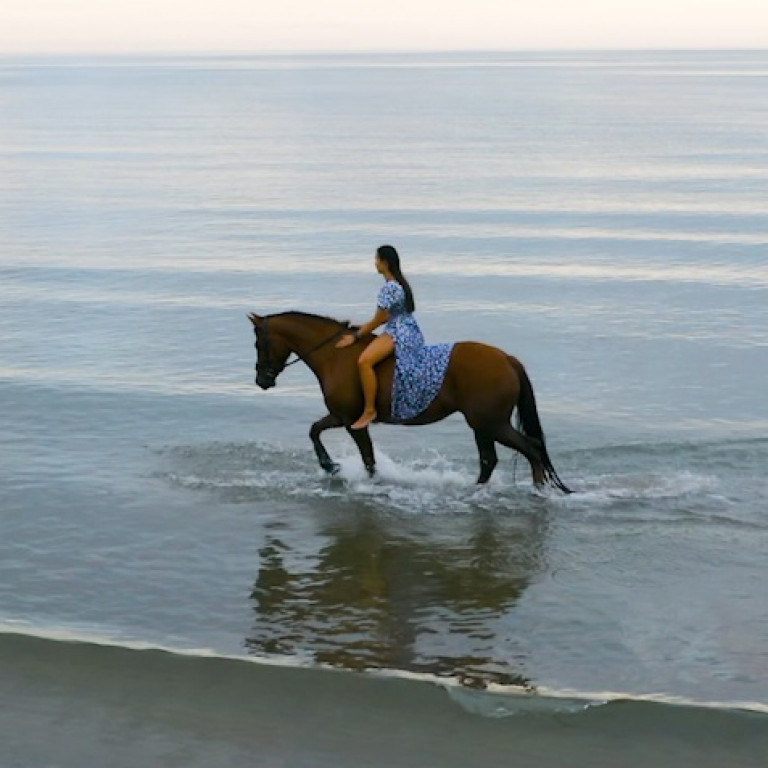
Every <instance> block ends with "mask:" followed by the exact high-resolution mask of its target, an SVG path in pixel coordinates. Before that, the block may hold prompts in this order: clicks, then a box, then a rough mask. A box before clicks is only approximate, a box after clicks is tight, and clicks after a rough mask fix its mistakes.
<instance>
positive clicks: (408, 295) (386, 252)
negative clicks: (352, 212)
mask: <svg viewBox="0 0 768 768" xmlns="http://www.w3.org/2000/svg"><path fill="white" fill-rule="evenodd" d="M376 255H377V256H378V257H379V258H380V259H381V260H382V261H385V262H386V263H387V266H388V267H389V271H390V272H391V273H392V275H393V277H394V278H395V280H397V282H398V283H400V285H402V286H403V290H404V291H405V309H406V311H407V312H413V311H414V310H415V309H416V302H415V301H414V298H413V291H412V290H411V286H410V285H409V284H408V281H407V280H406V279H405V276H404V275H403V272H402V270H401V269H400V256H398V254H397V251H396V250H395V249H394V248H393V247H392V246H391V245H382V246H380V247H379V248H377V249H376Z"/></svg>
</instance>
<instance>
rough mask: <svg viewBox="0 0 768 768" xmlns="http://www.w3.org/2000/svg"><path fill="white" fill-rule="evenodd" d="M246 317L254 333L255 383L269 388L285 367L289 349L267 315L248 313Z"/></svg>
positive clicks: (263, 387) (289, 352) (273, 384)
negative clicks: (251, 324) (260, 315)
mask: <svg viewBox="0 0 768 768" xmlns="http://www.w3.org/2000/svg"><path fill="white" fill-rule="evenodd" d="M248 319H249V320H250V321H251V323H253V332H254V334H255V335H256V343H255V344H254V346H255V347H256V383H257V384H258V385H259V386H260V387H261V388H262V389H271V388H272V387H274V386H275V383H276V379H277V377H278V376H279V375H280V373H282V370H283V368H285V363H286V361H287V360H288V357H289V356H290V354H291V350H290V348H289V347H288V345H287V343H286V342H285V340H284V339H283V338H282V337H281V335H280V333H279V332H276V330H275V329H274V328H273V327H272V323H271V319H270V318H269V317H259V315H254V314H250V315H248Z"/></svg>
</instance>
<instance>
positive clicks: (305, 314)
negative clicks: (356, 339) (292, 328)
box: [269, 310, 349, 326]
mask: <svg viewBox="0 0 768 768" xmlns="http://www.w3.org/2000/svg"><path fill="white" fill-rule="evenodd" d="M269 317H270V318H272V317H298V318H301V319H305V320H321V321H322V322H324V323H333V324H334V325H339V326H349V320H337V319H336V318H335V317H328V316H327V315H313V314H312V313H311V312H298V311H297V310H291V311H289V312H277V313H276V314H274V315H269Z"/></svg>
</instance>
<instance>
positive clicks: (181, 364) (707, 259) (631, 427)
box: [0, 52, 768, 768]
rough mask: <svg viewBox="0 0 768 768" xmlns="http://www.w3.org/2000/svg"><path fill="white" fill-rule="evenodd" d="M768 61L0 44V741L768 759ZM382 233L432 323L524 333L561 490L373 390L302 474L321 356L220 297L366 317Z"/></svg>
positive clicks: (366, 753)
mask: <svg viewBox="0 0 768 768" xmlns="http://www.w3.org/2000/svg"><path fill="white" fill-rule="evenodd" d="M767 85H768V53H766V52H752V53H748V52H745V53H691V52H689V53H644V54H639V53H638V54H547V55H545V54H539V55H522V54H509V55H503V54H494V55H462V56H458V55H450V56H449V55H424V56H370V57H362V56H361V57H310V56H306V57H272V58H269V57H242V58H155V59H143V58H135V59H102V60H79V59H35V60H33V59H18V58H17V59H12V58H5V59H0V434H2V439H0V744H2V745H3V746H0V764H2V765H3V768H5V766H6V765H8V766H31V765H35V766H43V765H45V766H53V765H55V766H66V768H70V766H72V768H75V766H77V768H85V767H87V766H91V765H93V766H100V765H104V764H105V763H106V758H107V757H108V758H109V762H110V764H112V765H113V766H123V765H125V766H132V767H135V766H136V765H152V766H160V765H163V766H164V765H169V766H170V765H185V766H197V765H200V766H203V765H205V766H210V765H227V766H230V765H232V766H234V765H237V766H239V765H269V766H273V765H274V766H283V765H292V766H326V765H333V766H346V765H349V766H355V767H356V768H358V767H359V766H369V765H370V766H379V765H381V766H384V765H387V766H392V765H398V766H406V767H407V766H435V765H441V766H453V765H456V766H459V765H469V764H472V765H496V764H499V765H509V764H510V762H509V760H510V756H515V755H516V756H517V759H518V762H517V763H515V764H516V765H524V766H527V765H531V766H544V768H547V767H548V766H561V765H565V764H566V762H564V760H565V761H570V762H567V764H568V765H578V766H581V765H584V766H587V765H589V766H591V767H594V766H606V768H607V767H608V766H616V765H618V764H621V765H626V766H638V767H639V766H646V765H650V764H654V765H662V766H664V765H670V766H672V765H675V766H681V765H682V766H688V765H691V766H692V765H697V766H708V765H712V766H722V765H725V764H727V765H729V766H764V765H765V764H766V762H768V587H767V586H766V584H768V565H767V563H766V552H768V505H767V502H766V499H767V498H768V474H766V466H768V387H766V381H768V335H767V333H766V329H767V328H768V202H767V201H768V100H766V98H765V94H766V86H767ZM385 242H389V243H392V244H394V245H395V246H397V248H398V249H399V251H400V253H401V256H402V259H403V265H404V268H405V272H406V274H407V275H408V277H409V279H410V280H411V284H412V285H413V288H414V291H415V293H416V298H417V303H418V318H419V321H420V323H421V325H422V328H423V330H424V332H425V335H426V336H427V339H428V341H432V342H438V341H458V340H464V339H473V340H479V341H484V342H487V343H490V344H494V345H498V346H500V347H503V348H504V349H506V350H507V351H508V352H510V353H512V354H515V355H517V356H518V357H519V358H520V359H521V360H523V362H524V363H525V364H526V366H527V369H528V371H529V374H530V376H531V379H532V381H533V384H534V387H535V390H536V395H537V398H538V405H539V412H540V415H541V418H542V421H543V425H544V429H545V431H546V433H547V437H548V441H549V446H550V453H551V455H552V458H553V461H554V463H555V466H556V467H557V469H558V471H559V473H560V475H561V476H562V478H563V479H564V480H565V482H566V483H567V484H568V485H570V486H571V487H572V488H574V490H575V491H576V493H574V494H573V495H572V496H570V497H567V498H566V497H563V496H560V495H558V494H555V493H546V494H539V493H535V492H534V491H533V489H532V488H531V485H530V479H529V474H528V470H527V467H526V466H525V465H524V462H523V460H522V459H520V460H519V461H517V462H516V460H515V458H514V456H513V455H512V454H511V453H510V452H504V453H501V454H500V457H501V462H500V464H499V468H498V470H497V473H496V474H495V476H494V478H493V480H492V482H491V483H490V485H489V486H488V487H487V488H483V489H479V490H478V489H477V488H476V487H475V486H474V479H475V476H476V472H477V457H476V452H475V447H474V441H473V438H472V435H471V432H470V431H469V430H468V429H467V427H466V426H465V424H464V423H463V421H462V419H461V418H460V417H453V418H451V419H448V420H446V421H445V422H442V423H441V424H438V425H435V426H431V427H427V428H423V429H405V428H402V427H401V428H398V427H384V426H376V427H374V429H373V437H374V441H375V445H376V449H377V457H378V461H379V467H380V475H379V477H378V478H376V479H375V480H373V481H371V480H369V479H367V477H366V476H365V474H364V472H363V469H362V466H361V464H360V461H359V458H358V456H357V454H356V451H355V450H354V446H353V445H352V443H351V441H350V440H349V438H348V437H347V436H346V434H345V433H343V431H342V432H339V433H338V434H334V433H333V432H331V433H326V434H327V435H328V437H327V441H326V442H327V445H328V448H329V450H330V451H331V453H332V454H333V456H334V458H336V459H337V460H339V461H340V463H341V464H342V468H343V470H342V476H341V478H340V479H328V478H326V477H325V476H324V475H323V474H322V472H321V471H320V470H319V468H318V466H317V463H316V460H315V457H314V453H313V451H312V449H311V445H310V442H309V439H308V437H307V432H308V429H309V426H310V424H311V423H312V422H313V421H315V420H316V419H318V418H320V417H321V416H322V415H324V413H325V410H324V406H323V402H322V399H321V396H320V390H319V388H318V386H317V383H316V381H315V380H314V378H313V376H312V374H311V373H310V371H309V370H308V369H306V368H304V367H303V366H302V365H299V366H294V367H291V368H289V369H287V370H286V371H285V372H284V373H283V375H282V376H281V378H280V379H279V381H278V386H277V388H276V389H274V390H272V391H270V392H268V393H264V392H262V391H261V390H258V389H257V388H256V387H255V386H254V385H253V365H254V362H255V360H254V350H253V334H252V331H251V329H250V323H249V322H248V321H247V319H246V313H247V312H250V311H255V312H258V313H262V314H263V313H270V312H279V311H284V310H291V309H298V310H304V311H308V312H314V313H319V314H324V315H332V316H335V317H338V318H340V319H347V318H349V319H352V320H354V321H358V322H360V321H364V320H366V319H368V318H369V317H370V316H371V314H372V312H373V309H374V303H375V296H376V292H377V290H378V288H379V285H380V282H379V281H380V278H379V277H378V275H376V273H375V272H374V270H373V264H372V262H373V252H374V250H375V248H376V246H378V245H380V244H382V243H385ZM159 649H165V650H159ZM248 661H256V662H257V663H255V664H254V663H248ZM328 667H333V668H338V669H342V670H355V671H364V674H362V675H353V674H350V673H349V672H344V673H339V672H332V671H327V670H326V669H325V668H328ZM318 668H319V669H318ZM435 681H437V682H438V683H439V684H438V685H437V686H436V685H434V684H433V683H434V682H435ZM480 689H484V690H480ZM256 722H258V723H259V725H258V727H257V726H255V725H254V723H256ZM387 722H389V723H390V726H386V725H385V723H387ZM41 731H45V732H46V733H48V734H49V737H48V738H47V739H43V740H41V739H40V738H39V737H38V736H37V735H36V734H38V733H40V732H41ZM446 733H447V734H449V735H448V736H446V735H445V734H446ZM512 743H514V744H515V745H517V746H516V747H514V748H513V747H511V746H510V744H512ZM510 750H511V751H510ZM254 755H259V757H258V759H256V758H255V757H254ZM254 760H256V761H255V762H254ZM620 761H623V762H620Z"/></svg>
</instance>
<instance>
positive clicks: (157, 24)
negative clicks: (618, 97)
mask: <svg viewBox="0 0 768 768" xmlns="http://www.w3.org/2000/svg"><path fill="white" fill-rule="evenodd" d="M627 48H630V49H631V48H656V49H659V48H721V49H722V48H768V0H0V54H13V53H51V54H55V53H134V52H135V53H147V52H156V53H161V52H168V53H177V52H190V53H194V52H200V53H206V52H207V53H271V52H321V51H415V50H423V51H434V50H446V51H447V50H476V51H482V50H497V51H502V50H509V51H511V50H542V49H543V50H547V49H627Z"/></svg>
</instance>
